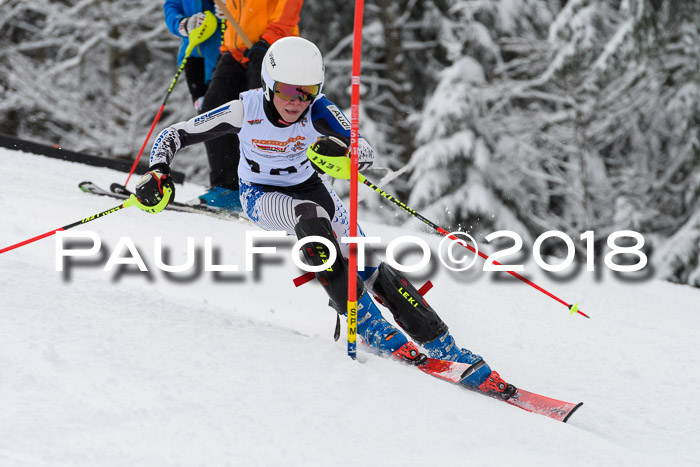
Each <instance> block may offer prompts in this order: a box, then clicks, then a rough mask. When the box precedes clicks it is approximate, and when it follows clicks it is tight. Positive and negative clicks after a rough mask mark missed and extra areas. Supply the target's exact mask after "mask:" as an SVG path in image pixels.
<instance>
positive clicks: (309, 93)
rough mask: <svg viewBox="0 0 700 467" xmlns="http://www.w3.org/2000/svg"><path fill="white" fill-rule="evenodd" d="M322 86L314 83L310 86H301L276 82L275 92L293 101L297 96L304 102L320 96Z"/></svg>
mask: <svg viewBox="0 0 700 467" xmlns="http://www.w3.org/2000/svg"><path fill="white" fill-rule="evenodd" d="M320 90H321V86H320V85H318V84H313V85H310V86H299V85H296V84H285V83H275V94H276V95H277V96H278V97H279V98H280V99H284V100H285V101H291V100H293V99H296V98H297V97H298V98H300V99H301V100H302V102H306V101H310V100H312V99H313V98H314V97H316V96H318V93H319V91H320Z"/></svg>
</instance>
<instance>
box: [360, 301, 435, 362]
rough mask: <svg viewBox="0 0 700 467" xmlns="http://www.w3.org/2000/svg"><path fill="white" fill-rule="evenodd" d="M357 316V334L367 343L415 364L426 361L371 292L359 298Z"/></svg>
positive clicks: (380, 350) (382, 351)
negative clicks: (384, 312)
mask: <svg viewBox="0 0 700 467" xmlns="http://www.w3.org/2000/svg"><path fill="white" fill-rule="evenodd" d="M357 316H358V318H357V334H358V335H359V336H360V338H361V339H362V341H363V342H364V343H365V344H366V345H368V346H370V347H373V348H375V349H377V350H379V352H381V353H390V354H391V355H393V356H394V357H395V358H398V359H400V360H406V361H408V362H410V363H412V364H414V365H420V364H421V363H423V362H424V361H425V359H426V356H425V355H424V354H422V353H420V350H419V349H418V346H416V344H414V343H413V342H411V341H409V340H408V339H406V336H405V335H404V334H403V333H402V332H401V331H399V330H398V329H396V328H395V327H394V326H392V325H391V324H389V322H388V321H387V320H385V319H384V317H383V316H382V313H381V311H379V308H377V305H375V304H374V301H373V300H372V297H371V295H370V294H368V293H365V294H364V295H363V296H362V298H361V299H360V300H359V302H358V304H357Z"/></svg>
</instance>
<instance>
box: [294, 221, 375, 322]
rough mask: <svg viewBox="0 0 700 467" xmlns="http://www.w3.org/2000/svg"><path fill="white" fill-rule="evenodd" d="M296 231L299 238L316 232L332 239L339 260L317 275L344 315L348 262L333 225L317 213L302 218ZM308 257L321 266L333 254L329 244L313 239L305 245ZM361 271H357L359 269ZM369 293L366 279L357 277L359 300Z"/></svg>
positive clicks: (317, 234)
mask: <svg viewBox="0 0 700 467" xmlns="http://www.w3.org/2000/svg"><path fill="white" fill-rule="evenodd" d="M294 232H296V234H297V238H299V239H302V238H304V237H310V236H312V235H315V236H319V237H323V238H326V239H328V240H329V241H330V242H331V243H332V244H333V246H334V248H335V251H336V253H337V256H336V259H335V262H334V263H333V264H331V265H330V266H329V267H328V268H327V269H325V270H323V271H319V272H316V273H314V274H315V275H316V278H317V279H318V280H319V282H321V285H322V286H323V288H324V289H325V290H326V293H328V296H329V297H330V299H331V302H332V305H333V308H334V309H335V310H336V311H337V312H338V313H340V314H341V315H344V314H345V313H346V311H345V308H346V306H347V301H348V262H347V260H346V259H345V258H344V257H343V254H342V253H341V252H340V248H339V246H338V242H337V240H336V239H335V236H334V235H333V229H332V228H331V223H330V221H329V220H328V219H326V218H323V217H315V218H311V219H301V220H299V221H298V222H297V224H296V225H295V226H294ZM302 253H303V254H304V258H306V261H307V263H308V264H309V265H311V266H320V265H322V264H325V263H326V262H327V261H328V258H330V252H329V251H328V247H327V246H326V245H324V244H323V243H320V242H310V243H307V244H306V245H304V247H303V248H302ZM355 274H357V273H355ZM364 293H365V287H364V283H363V282H362V280H361V279H360V278H359V277H358V278H357V298H358V300H359V299H360V297H362V295H363V294H364Z"/></svg>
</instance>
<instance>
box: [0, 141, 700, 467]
mask: <svg viewBox="0 0 700 467" xmlns="http://www.w3.org/2000/svg"><path fill="white" fill-rule="evenodd" d="M0 164H1V165H2V167H3V170H2V171H1V172H0V219H2V224H1V225H2V228H1V229H0V249H1V248H4V247H6V246H8V245H11V244H14V243H17V242H20V241H22V240H25V239H28V238H30V237H34V236H35V235H38V234H41V233H44V232H47V231H49V230H52V229H55V228H58V227H61V226H64V225H67V224H70V223H72V222H75V221H77V220H80V219H82V218H86V217H89V216H90V215H92V214H95V213H98V212H101V211H104V210H106V209H108V208H110V207H112V206H116V205H118V204H119V201H117V200H114V199H112V198H105V197H98V196H94V195H90V194H85V193H82V192H81V191H80V190H79V189H78V183H79V182H81V181H83V180H91V181H94V182H96V183H97V184H98V185H101V186H104V187H108V186H109V184H110V183H112V182H115V181H116V182H123V181H124V180H125V178H126V177H125V174H124V173H120V172H115V171H112V170H108V169H99V168H94V167H87V166H84V165H80V164H74V163H68V162H63V161H59V160H54V159H48V158H45V157H41V156H36V155H31V154H26V153H22V152H17V151H10V150H5V149H0ZM201 190H202V187H198V186H195V185H191V184H185V185H184V186H178V188H177V199H178V200H181V201H184V200H187V199H188V198H190V197H193V196H195V195H196V194H198V192H200V191H201ZM383 210H384V211H385V213H386V214H387V215H391V213H392V210H393V208H391V207H389V206H387V207H385V208H384V209H383ZM371 219H372V220H370V218H369V217H368V216H367V215H366V214H364V213H360V220H361V222H362V221H363V220H364V221H365V222H362V225H363V228H364V230H365V231H366V232H367V233H368V234H371V235H374V236H381V237H382V238H383V241H384V242H383V244H384V245H386V243H388V241H389V240H391V239H392V238H395V237H398V236H399V235H407V234H412V235H418V236H420V237H421V238H423V239H425V240H426V241H428V242H429V243H430V244H431V246H435V247H436V246H437V244H438V242H439V237H437V236H436V235H429V234H426V233H424V231H421V230H420V227H421V224H420V223H419V222H418V221H415V220H413V219H408V220H407V223H406V225H405V226H403V227H401V228H400V229H399V228H395V227H388V226H385V225H382V224H381V223H378V222H376V216H375V217H372V218H371ZM74 232H94V233H95V234H96V235H97V236H99V238H100V240H101V250H100V254H99V255H98V256H93V257H86V258H70V260H69V261H68V262H67V263H66V265H65V267H64V271H63V272H58V271H56V248H57V246H56V239H55V238H54V237H49V238H45V239H42V240H39V241H37V242H34V243H31V244H28V245H26V246H23V247H21V248H19V249H16V250H13V251H10V252H7V253H4V254H2V255H0V284H1V289H0V290H1V292H0V293H1V295H0V297H1V298H0V464H1V465H31V466H42V465H85V466H88V465H89V466H95V465H239V466H248V465H255V466H258V465H270V466H272V465H303V466H331V465H339V466H350V465H377V466H384V465H387V466H388V465H404V466H409V465H416V466H418V465H420V466H427V465H430V466H443V465H444V466H448V465H449V466H452V465H470V466H493V465H518V466H562V465H566V466H592V465H606V466H607V465H616V466H618V465H634V466H640V465H649V466H651V465H679V466H680V465H697V462H698V458H700V445H698V442H697V440H698V439H700V433H699V431H700V430H699V429H698V427H699V426H700V424H699V423H698V420H699V419H700V409H698V405H697V404H696V403H695V401H694V399H693V396H692V394H693V391H694V390H695V389H696V388H697V387H699V385H700V378H699V374H700V369H699V368H700V361H699V360H700V359H699V358H698V354H697V352H696V348H697V342H698V341H699V337H700V316H699V315H698V313H697V303H698V299H699V298H700V292H699V291H698V289H695V288H692V287H687V286H678V285H673V284H670V283H667V282H662V281H659V280H655V279H647V280H638V281H635V282H631V281H623V280H621V279H620V278H619V277H616V276H614V275H613V274H611V273H610V272H609V271H608V270H605V269H604V267H603V268H599V270H598V271H597V272H596V273H590V272H586V271H585V267H584V268H581V269H580V270H579V271H578V273H576V274H569V276H571V277H569V278H567V279H565V280H563V279H553V278H549V277H546V276H544V275H543V274H541V273H538V272H537V270H536V269H535V268H534V267H533V265H532V264H526V272H527V273H528V276H529V277H531V278H532V279H533V280H534V281H535V282H537V283H538V284H540V285H541V286H542V287H544V288H545V289H547V290H549V291H551V292H552V293H554V294H556V295H557V296H559V297H562V298H564V299H565V300H567V301H570V302H580V304H581V309H582V310H583V311H585V312H586V313H587V314H589V315H590V316H591V318H592V319H590V320H587V319H585V318H583V317H581V316H569V313H568V311H567V309H566V308H565V307H563V306H562V305H560V304H559V303H557V302H555V301H554V300H552V299H550V298H548V297H546V296H545V295H543V294H542V293H539V292H538V291H536V290H535V289H533V288H532V287H529V286H527V285H525V284H523V283H521V282H518V281H502V280H495V279H494V278H492V277H490V276H489V275H488V273H484V272H481V271H479V270H476V269H479V268H473V270H472V271H470V272H468V273H461V274H457V273H449V274H448V273H447V272H446V270H445V269H444V267H442V266H440V265H439V263H437V264H436V266H435V268H434V269H433V270H432V271H431V272H430V273H429V274H428V273H426V274H424V275H422V276H420V277H417V278H416V285H417V286H420V285H422V283H423V282H424V281H425V279H427V278H430V279H431V280H432V281H433V282H434V284H435V288H434V289H433V290H432V291H430V292H429V294H428V295H427V299H428V301H429V302H430V303H431V304H432V305H433V307H434V308H435V309H436V310H437V311H438V313H439V314H440V315H441V316H442V318H443V319H444V320H445V321H446V322H447V324H448V325H449V326H450V329H451V332H452V333H453V335H454V336H455V337H456V339H457V341H458V343H459V344H460V345H462V346H465V347H468V348H470V349H471V350H473V351H475V352H477V353H479V354H481V355H483V356H484V357H485V358H486V360H487V361H488V362H489V364H490V365H491V366H492V367H493V368H494V369H497V370H498V371H499V372H500V373H501V375H502V376H503V377H504V378H506V379H507V380H509V381H511V382H513V383H514V384H515V385H516V386H521V387H523V388H524V389H527V390H530V391H533V392H538V393H541V394H544V395H547V396H550V397H555V398H558V399H563V400H567V401H571V402H579V401H582V402H584V405H583V407H582V408H580V409H579V410H578V412H576V413H575V414H574V415H573V416H572V418H571V419H570V420H569V422H568V423H566V424H564V423H561V422H556V421H554V420H551V419H548V418H545V417H543V416H539V415H533V414H530V413H528V412H525V411H523V410H520V409H518V408H516V407H512V406H509V405H507V404H504V403H501V402H499V401H496V400H493V399H489V398H487V397H483V396H481V395H479V394H475V393H472V392H469V391H465V390H463V389H460V388H459V387H457V386H455V385H451V384H448V383H446V382H444V381H440V380H437V379H434V378H431V377H429V376H427V375H425V374H423V373H421V372H420V371H418V370H416V369H414V368H411V367H410V366H407V365H403V364H400V363H398V362H395V361H392V360H389V359H386V358H382V357H380V356H377V355H375V354H373V353H371V352H369V351H368V350H367V349H365V348H361V349H360V351H359V357H360V358H359V359H358V360H359V361H353V360H351V359H350V358H348V356H347V355H346V350H345V345H346V344H345V342H344V341H343V338H341V339H340V340H339V341H338V342H334V340H333V329H334V324H335V312H333V311H332V310H331V309H330V308H328V306H327V297H326V296H325V294H324V292H323V290H322V289H321V287H320V286H318V285H317V284H315V283H312V284H307V285H304V286H303V287H300V288H295V287H294V285H293V283H292V278H293V277H295V276H297V275H298V274H299V273H300V271H299V270H298V269H297V268H296V267H295V266H294V265H293V264H292V261H291V245H292V244H293V239H283V240H276V241H266V243H265V244H266V245H268V246H270V245H276V246H277V248H278V253H277V254H276V255H272V254H269V255H265V256H264V258H265V259H264V261H262V262H259V263H257V264H256V265H255V266H256V268H255V272H245V270H244V269H245V238H246V232H259V230H258V229H257V228H256V227H254V226H252V225H250V224H249V223H247V222H242V221H225V220H219V219H215V218H210V217H206V216H201V215H195V214H182V213H177V212H171V211H165V212H162V213H160V214H158V215H150V214H146V213H144V212H141V211H139V210H137V209H135V208H129V209H126V210H124V211H119V212H116V213H113V214H110V215H108V216H105V217H104V218H101V219H97V220H94V221H92V222H90V223H87V224H85V225H81V226H78V227H76V228H74V229H71V230H69V231H68V232H67V233H74ZM122 237H128V238H129V239H131V241H132V242H133V244H134V245H135V246H136V249H137V251H138V254H139V255H140V256H141V257H142V258H143V260H144V262H145V264H146V265H147V266H148V269H149V272H147V273H146V272H140V271H139V270H138V268H137V267H136V266H134V265H128V266H121V267H120V266H119V265H117V266H115V267H114V268H113V269H112V271H104V270H103V269H104V267H105V265H106V264H107V262H108V261H109V258H110V257H111V256H112V255H113V254H114V253H115V251H116V246H117V245H118V242H119V241H120V239H121V238H122ZM155 237H162V241H163V245H164V249H168V250H169V252H170V255H164V256H165V257H164V261H165V262H166V263H167V264H175V265H177V264H183V263H185V260H186V259H187V237H194V244H195V247H196V248H197V251H198V255H199V256H198V257H197V261H196V264H197V265H199V266H200V267H199V268H198V270H195V271H188V272H184V273H164V272H162V271H161V270H159V269H157V268H156V267H155V264H156V263H155V260H154V250H155V248H154V238H155ZM205 237H211V239H212V244H213V246H214V249H215V250H216V251H217V252H218V255H215V261H216V264H221V265H233V264H237V265H239V267H240V270H241V271H240V272H238V273H235V272H221V273H214V272H206V271H204V270H203V267H201V266H202V264H203V259H202V256H203V255H202V253H203V249H204V241H205ZM261 243H263V242H261ZM81 246H83V247H85V246H86V245H82V244H81ZM435 251H437V250H436V249H435ZM117 253H118V252H117ZM120 256H121V257H122V258H129V257H131V256H132V255H130V253H129V251H128V250H127V249H124V250H123V251H121V255H120ZM411 259H412V257H409V258H408V259H407V260H406V262H407V263H408V262H410V261H411ZM432 263H436V261H433V262H432ZM432 263H431V264H432ZM482 264H483V263H482V262H478V263H477V265H479V266H480V265H482ZM386 315H387V316H388V315H389V313H388V312H387V313H386ZM343 332H344V330H343Z"/></svg>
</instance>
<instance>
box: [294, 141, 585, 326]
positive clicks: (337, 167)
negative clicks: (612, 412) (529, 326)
mask: <svg viewBox="0 0 700 467" xmlns="http://www.w3.org/2000/svg"><path fill="white" fill-rule="evenodd" d="M312 147H313V145H311V146H309V149H307V151H306V155H307V156H308V158H309V159H310V160H311V162H313V163H314V164H315V165H316V166H318V167H319V168H320V169H321V170H323V171H324V172H325V173H327V174H328V175H330V176H331V177H334V178H339V179H343V180H348V179H349V178H350V174H351V169H350V159H348V158H347V157H326V156H322V155H320V154H317V153H316V152H314V151H313V150H312ZM357 179H358V181H359V182H361V183H363V184H365V185H367V186H368V187H370V188H371V189H372V190H374V191H375V192H377V193H379V194H380V195H381V196H382V197H383V198H385V199H387V200H389V201H391V202H392V203H394V204H395V205H397V206H398V207H400V208H401V209H403V210H404V211H406V212H407V213H409V214H411V215H412V216H413V217H415V218H417V219H419V220H421V221H423V222H424V223H425V224H427V225H428V226H430V227H432V228H433V229H434V230H435V231H437V232H438V233H439V234H441V235H443V236H445V237H447V238H449V239H450V240H454V241H456V242H458V243H459V244H460V245H462V246H463V247H465V248H466V249H468V250H469V251H471V252H472V253H476V254H478V255H479V256H481V257H482V258H484V259H489V257H488V255H486V254H485V253H483V252H481V251H477V250H475V249H474V247H472V246H470V245H468V244H467V243H466V242H463V241H460V239H459V238H457V237H456V236H454V235H452V234H451V233H449V232H448V231H447V230H445V229H443V228H442V227H440V226H439V225H437V224H435V223H434V222H432V221H430V220H429V219H427V218H425V217H424V216H422V215H421V214H420V213H419V212H417V211H416V210H415V209H413V208H411V207H409V206H408V205H407V204H405V203H403V202H402V201H399V200H398V199H396V198H395V197H393V196H392V195H390V194H389V193H387V192H385V191H384V190H382V189H381V188H379V187H378V186H377V185H375V184H373V183H372V182H370V181H369V180H367V178H365V177H364V176H363V175H362V174H361V173H359V172H358V174H357ZM493 264H495V265H497V266H501V263H499V262H498V261H493ZM506 272H507V273H508V274H510V275H512V276H514V277H516V278H518V279H520V280H521V281H523V282H525V283H526V284H528V285H529V286H531V287H534V288H535V289H537V290H539V291H540V292H542V293H543V294H545V295H547V296H548V297H550V298H553V299H554V300H556V301H557V302H559V303H561V304H562V305H564V306H566V307H567V308H568V309H569V310H570V311H571V314H572V315H573V314H574V313H578V314H580V315H581V316H585V317H586V318H589V319H590V316H588V315H587V314H585V313H584V312H582V311H581V310H579V309H578V303H574V304H569V303H566V302H565V301H564V300H562V299H561V298H559V297H557V296H556V295H554V294H553V293H551V292H549V291H547V290H545V289H544V288H542V287H540V286H539V285H537V284H535V283H534V282H532V281H531V280H530V279H528V278H526V277H524V276H521V275H520V274H518V273H517V272H515V271H506Z"/></svg>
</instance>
